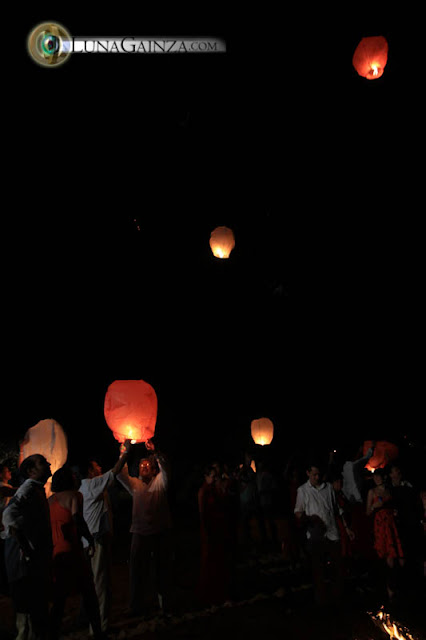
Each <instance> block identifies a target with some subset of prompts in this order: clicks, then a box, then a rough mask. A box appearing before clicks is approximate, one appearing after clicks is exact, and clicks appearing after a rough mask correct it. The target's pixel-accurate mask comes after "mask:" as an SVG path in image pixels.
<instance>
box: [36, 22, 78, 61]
mask: <svg viewBox="0 0 426 640" xmlns="http://www.w3.org/2000/svg"><path fill="white" fill-rule="evenodd" d="M71 49H72V38H71V35H70V34H69V32H68V31H67V30H66V29H65V28H64V27H63V26H62V25H60V24H58V23H57V22H43V24H39V25H38V26H37V27H35V29H33V30H32V31H31V33H30V35H29V36H28V52H29V54H30V56H31V57H32V59H33V60H34V62H37V64H40V65H42V66H43V67H57V66H59V65H61V64H63V63H64V62H65V61H66V60H68V58H69V57H70V55H71Z"/></svg>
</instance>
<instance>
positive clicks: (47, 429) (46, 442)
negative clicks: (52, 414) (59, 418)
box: [19, 419, 68, 495]
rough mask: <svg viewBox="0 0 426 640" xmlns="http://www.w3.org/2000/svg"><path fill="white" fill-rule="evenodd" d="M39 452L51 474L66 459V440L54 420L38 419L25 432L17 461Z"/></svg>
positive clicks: (62, 431)
mask: <svg viewBox="0 0 426 640" xmlns="http://www.w3.org/2000/svg"><path fill="white" fill-rule="evenodd" d="M35 453H40V454H41V455H42V456H44V457H45V458H46V460H47V461H48V462H50V471H51V473H52V476H53V474H54V473H55V471H57V470H58V469H60V468H61V467H62V466H63V465H64V464H65V463H66V461H67V457H68V442H67V436H66V435H65V433H64V430H63V429H62V427H61V425H60V424H59V423H58V422H56V420H51V419H50V420H49V419H48V420H40V422H38V423H37V424H36V425H35V426H34V427H31V428H30V429H28V431H27V432H26V434H25V436H24V439H23V440H22V442H21V444H20V453H19V462H20V463H21V462H22V460H25V458H28V456H32V455H33V454H35ZM51 480H52V479H51V478H50V479H49V480H48V484H47V485H46V494H48V495H50V493H51V491H50V483H51Z"/></svg>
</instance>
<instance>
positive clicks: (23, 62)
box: [4, 5, 422, 455]
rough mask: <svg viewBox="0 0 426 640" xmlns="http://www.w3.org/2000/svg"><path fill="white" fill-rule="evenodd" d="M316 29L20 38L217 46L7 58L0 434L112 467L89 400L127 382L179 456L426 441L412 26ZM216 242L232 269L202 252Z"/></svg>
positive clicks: (314, 19) (283, 21) (341, 24)
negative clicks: (373, 74) (373, 73)
mask: <svg viewBox="0 0 426 640" xmlns="http://www.w3.org/2000/svg"><path fill="white" fill-rule="evenodd" d="M120 7H121V5H120ZM300 13H301V12H300ZM332 18H333V16H331V15H326V14H325V13H322V12H318V14H317V15H313V14H310V15H309V16H306V15H298V14H297V12H296V11H289V12H288V15H287V16H286V17H285V18H284V17H283V15H281V16H280V20H279V21H278V18H277V17H276V16H275V17H274V16H272V15H270V14H266V12H265V13H264V14H261V15H258V14H256V15H255V14H254V13H245V14H241V15H231V14H230V13H229V10H228V11H220V10H219V9H218V8H217V6H216V8H215V9H210V10H209V9H207V6H205V7H204V9H202V10H201V9H198V11H195V12H194V10H192V11H189V10H187V11H185V10H184V9H181V8H180V9H179V10H177V9H175V10H174V11H172V12H171V11H170V10H167V11H165V10H164V11H162V10H161V8H160V7H157V9H153V8H152V7H151V8H149V9H146V10H141V11H140V12H139V13H138V14H136V13H135V10H134V9H133V10H130V9H129V10H128V11H125V10H124V8H123V10H120V12H119V13H118V14H117V10H115V11H114V12H112V11H111V12H108V11H107V10H105V9H104V10H103V11H102V12H93V13H92V14H88V13H87V11H83V10H82V11H81V12H80V13H78V12H77V11H76V10H75V9H74V10H73V11H72V12H71V11H69V12H68V13H67V11H65V10H62V9H61V10H59V9H56V10H55V11H52V10H50V9H48V8H46V9H45V10H43V11H40V12H38V13H37V14H36V13H35V12H34V11H33V15H27V16H26V18H25V29H23V37H22V42H24V41H25V38H26V36H27V34H28V32H29V31H30V29H31V28H32V27H33V26H35V25H36V24H37V23H38V22H40V21H42V20H45V19H52V20H56V21H58V22H60V23H62V24H64V25H65V26H66V27H67V28H68V29H69V31H70V32H71V33H72V34H73V35H105V36H107V35H117V36H120V35H135V36H137V35H151V34H161V35H171V34H174V35H215V36H221V37H224V38H225V39H226V41H227V46H228V52H227V54H225V55H212V56H186V57H181V56H176V57H173V58H172V57H167V58H166V57H165V56H151V57H149V58H148V57H146V56H140V55H139V56H136V55H135V56H124V55H97V56H82V55H80V56H78V55H74V56H72V57H71V60H70V61H68V62H67V63H66V64H65V65H64V66H63V67H61V68H60V69H56V70H50V69H41V68H39V67H37V66H36V65H34V64H33V63H32V62H31V60H30V59H29V57H28V56H27V54H26V51H25V45H23V50H22V52H21V53H20V57H19V58H18V62H19V74H17V75H18V76H19V79H18V78H14V80H13V91H12V92H11V99H10V105H9V111H10V115H9V119H10V122H11V126H12V127H13V129H14V131H15V132H16V140H15V142H14V145H13V148H12V149H11V150H10V152H11V156H12V161H11V167H12V175H11V177H10V180H11V184H12V182H13V184H14V185H15V186H14V188H13V199H12V200H11V203H12V204H11V209H10V212H9V214H8V215H7V218H6V225H7V226H6V231H7V233H6V234H5V235H6V237H5V239H4V243H5V244H4V247H5V248H6V249H9V240H8V239H9V238H10V245H11V246H12V258H11V259H10V261H9V264H8V267H7V270H6V273H7V276H6V278H5V299H6V301H7V305H6V310H5V313H6V316H7V317H8V320H9V321H10V329H8V333H7V335H5V349H6V347H7V346H8V344H9V342H10V343H11V345H12V347H13V357H12V358H11V363H10V364H8V365H7V369H8V372H9V374H10V379H9V383H10V389H8V391H7V396H8V398H10V401H9V407H8V409H10V417H9V418H8V422H9V423H11V424H13V433H14V434H16V437H20V436H21V435H22V434H23V432H24V431H25V429H26V428H28V427H29V426H31V425H32V424H34V423H35V422H37V421H38V420H39V419H42V418H45V417H54V418H56V419H57V420H58V421H60V422H61V423H62V424H63V426H64V428H65V429H66V430H67V432H68V434H69V438H70V448H71V450H72V451H73V452H77V450H78V451H79V452H81V451H82V450H85V449H92V448H94V447H100V448H102V447H104V448H105V449H106V450H111V438H110V434H109V433H108V432H107V427H106V425H105V423H104V421H103V399H104V394H105V391H106V388H107V386H108V384H110V382H112V381H113V380H115V379H120V378H121V379H125V378H143V379H145V380H146V381H148V382H150V383H151V384H152V385H153V386H154V388H155V389H156V392H157V395H158V399H159V414H158V425H157V435H158V439H159V440H160V441H161V444H162V445H163V446H164V448H166V449H167V448H169V449H171V450H172V451H175V452H176V453H179V454H182V455H189V452H190V451H191V452H199V451H203V452H207V454H206V455H208V453H209V452H210V451H211V452H213V451H215V450H217V451H230V450H233V449H236V448H239V447H240V446H245V445H246V444H247V443H248V441H249V436H248V433H249V424H250V420H251V419H252V418H254V417H259V416H260V415H262V414H264V415H268V416H269V417H271V418H272V419H273V420H274V421H275V424H276V439H275V441H274V442H275V446H276V447H277V448H282V450H283V451H285V450H287V449H286V447H289V446H293V444H294V443H296V444H298V443H300V446H302V445H303V443H304V441H305V435H304V434H306V432H307V431H311V432H312V429H313V430H314V433H315V435H313V436H311V438H312V441H313V442H319V443H320V444H321V445H322V444H323V443H324V446H325V445H326V444H327V446H328V442H329V441H330V442H335V441H336V439H338V440H339V441H346V442H347V441H350V442H352V441H355V445H356V444H357V442H358V440H359V439H361V440H362V439H363V438H364V437H370V436H373V437H374V436H375V435H377V436H378V437H381V436H382V435H386V434H388V433H390V432H391V433H392V434H394V435H396V436H400V435H401V434H402V431H405V430H408V431H409V432H410V433H414V434H415V433H416V432H418V433H420V428H419V423H420V421H419V419H418V405H419V401H418V400H419V394H420V383H419V381H418V379H417V374H416V371H417V366H416V365H417V361H418V359H419V358H420V356H419V355H418V351H419V346H418V335H419V327H420V324H421V317H422V316H421V315H420V308H421V306H420V303H419V299H420V298H421V291H422V287H421V284H422V279H421V276H420V273H421V269H420V265H421V253H420V248H421V246H420V236H419V227H420V213H419V208H418V205H415V206H414V202H415V196H416V192H417V176H416V168H415V163H414V162H413V160H414V157H415V145H416V142H415V140H416V117H417V109H418V103H417V100H416V95H415V86H414V80H413V76H414V75H415V74H414V73H413V70H412V67H411V66H410V65H409V62H410V61H409V48H407V43H409V33H410V31H409V27H410V24H411V21H412V17H408V16H406V15H404V16H401V15H398V14H394V15H392V14H389V13H387V14H386V13H384V14H380V15H379V16H371V15H370V16H363V15H362V14H361V12H359V15H357V14H354V13H353V12H352V14H348V15H347V16H346V15H343V14H340V15H339V16H338V17H337V18H336V16H334V21H333V19H332ZM379 34H381V35H384V36H385V37H387V39H388V42H389V47H390V52H389V61H388V66H387V67H386V70H385V74H384V76H383V77H382V78H381V79H380V80H377V81H374V82H368V81H366V80H363V79H362V78H359V77H358V76H357V74H356V72H355V70H354V69H353V67H352V65H351V58H352V54H353V51H354V49H355V47H356V45H357V43H358V41H359V39H360V38H361V37H363V36H365V35H379ZM413 154H414V155H413ZM16 176H18V177H19V180H16ZM7 188H8V187H7V186H6V189H7ZM135 220H136V222H135ZM9 223H10V231H9ZM221 224H226V225H227V226H230V227H232V228H233V230H234V232H235V236H236V248H235V250H234V251H233V253H232V254H231V258H230V260H228V261H218V260H215V259H214V258H213V256H212V255H211V252H210V249H209V246H208V239H209V235H210V232H211V230H212V229H213V228H214V227H215V226H218V225H221ZM138 226H139V229H140V230H138ZM348 434H349V435H348Z"/></svg>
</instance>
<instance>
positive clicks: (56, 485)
mask: <svg viewBox="0 0 426 640" xmlns="http://www.w3.org/2000/svg"><path fill="white" fill-rule="evenodd" d="M52 491H53V492H54V493H53V495H52V496H51V497H50V498H49V508H50V522H51V526H52V540H53V563H52V568H53V598H52V599H53V605H52V609H51V612H50V638H52V639H55V638H58V637H59V631H60V627H61V622H62V617H63V614H64V609H65V602H66V599H67V597H68V596H71V595H75V594H77V593H81V595H82V598H83V603H84V607H85V610H86V612H87V615H88V617H89V621H90V624H91V626H92V629H93V637H94V638H95V639H97V638H103V637H104V636H103V634H102V632H101V620H100V614H99V604H98V599H97V596H96V591H95V585H94V583H93V578H92V575H91V572H90V567H89V564H88V562H87V560H86V558H85V556H84V551H83V545H82V543H81V536H84V537H85V538H86V539H87V541H88V542H89V545H90V546H89V554H90V548H91V549H92V553H93V550H94V546H93V544H94V541H93V536H92V535H91V534H90V532H89V530H88V528H87V524H86V522H85V520H84V518H83V496H82V495H81V493H79V492H78V491H76V490H75V485H74V476H73V473H72V471H71V469H69V468H68V467H62V468H61V469H59V470H58V471H56V473H55V474H54V475H53V478H52Z"/></svg>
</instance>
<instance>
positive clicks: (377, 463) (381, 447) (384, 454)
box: [362, 440, 399, 471]
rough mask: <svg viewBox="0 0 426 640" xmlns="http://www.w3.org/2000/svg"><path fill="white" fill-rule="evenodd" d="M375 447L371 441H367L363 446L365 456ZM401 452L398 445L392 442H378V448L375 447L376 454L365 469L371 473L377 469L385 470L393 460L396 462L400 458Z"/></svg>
mask: <svg viewBox="0 0 426 640" xmlns="http://www.w3.org/2000/svg"><path fill="white" fill-rule="evenodd" d="M372 446H373V443H372V441H371V440H366V441H365V442H364V446H363V450H362V452H363V455H364V456H365V454H366V453H367V451H368V450H369V449H370V447H372ZM398 454H399V451H398V447H397V446H396V444H393V443H392V442H386V440H378V441H377V442H376V446H375V447H374V454H373V456H372V457H371V458H370V460H369V461H368V462H367V464H366V465H365V468H366V469H368V470H369V471H374V470H375V469H383V467H385V466H386V465H387V464H388V462H390V461H391V460H395V459H396V458H397V457H398Z"/></svg>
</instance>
